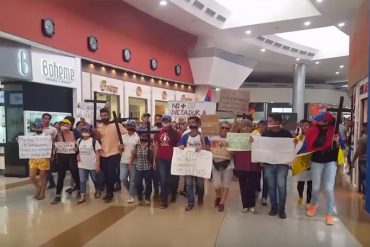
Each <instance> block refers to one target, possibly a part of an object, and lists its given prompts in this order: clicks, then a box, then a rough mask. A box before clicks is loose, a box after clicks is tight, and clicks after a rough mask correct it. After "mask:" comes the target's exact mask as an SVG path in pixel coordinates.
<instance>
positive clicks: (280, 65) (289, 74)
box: [123, 0, 364, 85]
mask: <svg viewBox="0 0 370 247" xmlns="http://www.w3.org/2000/svg"><path fill="white" fill-rule="evenodd" d="M123 1H125V2H127V3H129V4H130V5H132V6H134V7H136V8H137V9H140V10H141V11H143V12H146V13H148V14H149V15H151V16H153V17H155V18H157V19H160V20H162V21H163V22H166V23H168V24H170V25H173V26H175V27H177V28H179V29H182V30H184V31H186V32H189V33H191V34H194V35H196V36H197V37H198V42H197V48H201V47H217V48H221V49H224V50H227V51H229V52H232V53H235V54H238V55H240V56H244V57H248V58H251V59H253V60H256V61H257V62H258V64H257V66H256V67H255V70H254V71H253V73H252V74H251V75H250V76H249V77H248V78H246V84H248V82H253V83H254V84H255V82H258V83H266V82H269V83H291V82H292V80H293V65H294V63H296V62H297V61H296V57H300V58H301V60H300V61H299V62H300V63H301V62H303V63H307V76H306V78H307V83H316V85H319V84H323V83H325V82H326V83H333V82H338V81H339V82H342V83H343V82H344V81H346V80H347V70H348V56H347V55H344V56H341V55H343V54H348V53H338V54H336V55H334V57H332V58H327V59H321V60H320V61H319V62H320V64H316V63H315V62H316V61H314V60H312V59H314V58H316V57H325V56H314V57H307V56H300V55H295V54H292V53H287V52H286V51H282V49H276V47H273V46H271V45H266V44H265V43H262V42H259V41H258V40H257V39H256V37H258V36H263V37H272V35H273V36H274V37H277V36H276V35H275V34H281V33H288V32H295V31H300V30H307V29H315V28H322V27H330V26H337V25H338V23H340V22H345V26H344V27H341V28H339V29H340V30H341V32H339V33H341V34H342V36H343V35H344V34H347V35H349V34H350V33H351V26H352V24H353V19H354V16H355V14H356V12H357V10H358V8H359V7H360V5H361V4H362V2H363V1H364V0H323V1H322V2H321V3H318V2H317V1H316V0H293V1H292V0H258V2H259V4H254V5H253V4H252V3H253V2H256V1H257V0H216V1H217V2H216V1H215V0H169V1H168V4H167V5H166V6H160V5H159V2H160V1H159V0H123ZM195 1H197V2H200V3H201V4H203V5H205V7H204V8H203V10H199V9H197V8H194V2H195ZM238 1H239V3H240V2H244V3H247V2H249V4H250V7H249V8H248V5H244V4H243V5H240V8H239V9H240V10H241V11H240V13H243V12H244V15H245V16H246V19H245V20H247V21H248V22H246V23H256V24H250V25H244V26H238V27H234V28H230V26H233V25H232V24H230V23H232V22H231V21H232V20H233V12H232V9H231V7H230V6H229V9H228V7H227V6H222V4H224V5H226V4H225V2H230V3H232V4H234V7H235V6H236V7H237V6H238V5H237V2H238ZM298 1H299V3H300V4H305V6H309V5H310V6H311V7H309V9H308V10H307V7H306V10H305V11H303V10H302V9H300V8H298V9H297V6H301V5H300V4H296V7H295V8H288V7H286V8H283V10H282V11H275V12H274V11H273V10H271V8H270V10H269V11H267V10H266V8H267V7H266V6H270V5H266V4H272V2H275V3H276V2H280V3H282V4H285V5H283V6H288V4H289V3H290V4H293V2H294V3H297V2H298ZM271 6H272V5H271ZM302 6H303V5H302ZM207 8H212V10H214V12H215V15H214V16H213V17H211V16H209V15H207V14H205V10H206V9H207ZM273 9H275V10H277V9H278V8H277V7H275V8H273ZM315 11H316V12H315ZM251 12H253V14H252V13H251ZM290 12H291V13H290ZM234 13H235V10H234ZM240 13H239V17H238V18H240ZM320 13H321V14H320ZM218 15H221V16H223V17H225V19H226V20H225V22H224V23H221V22H220V21H219V20H217V18H216V17H217V16H218ZM247 16H261V17H260V18H259V19H251V18H249V17H247ZM262 17H263V18H262ZM248 18H249V19H248ZM306 21H310V22H311V25H310V26H308V27H307V26H305V25H304V24H303V23H304V22H306ZM228 25H229V26H228ZM238 25H240V23H239V24H238ZM154 28H155V27H154ZM247 30H250V31H251V34H249V35H248V34H246V33H245V32H246V31H247ZM342 32H343V33H342ZM311 35H319V36H317V37H313V38H314V39H315V40H319V41H320V40H322V41H323V42H324V40H323V37H321V36H320V34H311ZM277 38H280V39H281V40H282V41H284V42H286V43H287V44H290V45H296V46H297V47H298V48H299V49H301V48H302V49H306V50H307V51H309V52H311V51H312V52H314V51H316V49H315V47H311V46H314V45H313V44H302V43H299V42H300V41H298V40H285V39H282V38H281V37H277ZM285 38H286V37H285ZM256 41H257V42H256ZM297 42H298V43H297ZM319 43H320V42H319ZM327 43H329V44H327V45H329V47H330V46H332V47H339V45H338V44H337V42H335V40H334V41H330V42H327ZM284 45H285V43H284ZM294 47H295V46H294ZM261 48H265V49H266V52H261ZM320 52H323V51H318V52H317V54H315V55H318V54H320ZM335 56H336V57H335ZM338 56H339V57H338ZM326 57H327V56H326ZM340 65H344V68H339V66H340ZM336 72H339V74H337V73H336Z"/></svg>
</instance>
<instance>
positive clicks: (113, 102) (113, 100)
mask: <svg viewBox="0 0 370 247" xmlns="http://www.w3.org/2000/svg"><path fill="white" fill-rule="evenodd" d="M96 99H97V100H105V101H107V106H108V108H109V109H110V112H113V111H115V112H116V113H120V107H119V105H120V101H119V95H114V94H105V93H96Z"/></svg>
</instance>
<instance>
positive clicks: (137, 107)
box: [128, 97, 148, 120]
mask: <svg viewBox="0 0 370 247" xmlns="http://www.w3.org/2000/svg"><path fill="white" fill-rule="evenodd" d="M128 102H129V107H128V111H129V116H130V117H132V118H136V119H138V120H141V116H142V115H143V114H144V113H146V112H148V104H147V100H146V99H140V98H134V97H129V99H128Z"/></svg>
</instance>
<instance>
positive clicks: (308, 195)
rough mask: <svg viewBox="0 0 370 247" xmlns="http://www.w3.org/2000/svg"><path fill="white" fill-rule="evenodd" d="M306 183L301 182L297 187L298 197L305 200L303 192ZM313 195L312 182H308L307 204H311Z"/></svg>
mask: <svg viewBox="0 0 370 247" xmlns="http://www.w3.org/2000/svg"><path fill="white" fill-rule="evenodd" d="M304 183H305V182H304V181H299V182H298V185H297V190H298V195H299V198H303V191H304ZM311 194H312V181H308V182H307V204H310V202H311Z"/></svg>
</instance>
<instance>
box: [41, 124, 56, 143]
mask: <svg viewBox="0 0 370 247" xmlns="http://www.w3.org/2000/svg"><path fill="white" fill-rule="evenodd" d="M42 133H44V134H45V135H49V136H51V137H53V140H54V139H55V137H57V135H58V131H57V129H56V128H54V127H52V126H49V127H45V128H43V129H42Z"/></svg>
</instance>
